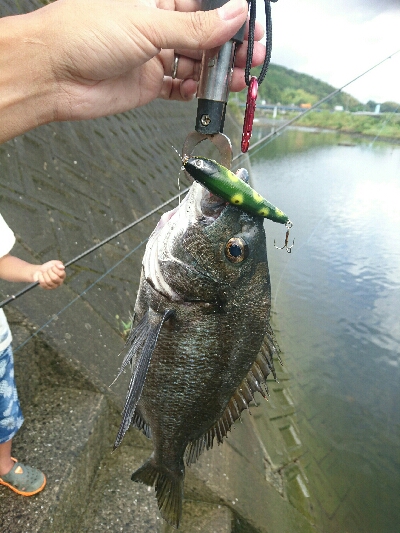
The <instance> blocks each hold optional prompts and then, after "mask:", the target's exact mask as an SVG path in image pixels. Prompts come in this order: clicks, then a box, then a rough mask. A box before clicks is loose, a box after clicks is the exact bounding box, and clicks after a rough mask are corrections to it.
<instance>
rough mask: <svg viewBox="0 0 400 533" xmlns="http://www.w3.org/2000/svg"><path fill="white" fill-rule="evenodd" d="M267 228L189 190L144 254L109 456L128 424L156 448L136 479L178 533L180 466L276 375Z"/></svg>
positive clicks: (199, 190)
mask: <svg viewBox="0 0 400 533" xmlns="http://www.w3.org/2000/svg"><path fill="white" fill-rule="evenodd" d="M245 173H246V171H242V172H241V175H242V176H243V175H244V174H245ZM246 174H247V173H246ZM263 223H264V219H263V218H262V217H260V216H253V215H249V214H246V213H244V212H243V211H241V210H240V209H239V208H238V207H235V206H232V205H227V204H226V203H225V202H224V201H222V200H221V199H219V198H217V197H216V196H214V195H212V194H211V193H209V192H208V191H207V190H206V189H204V188H203V187H202V186H201V185H200V184H198V183H193V185H192V186H191V188H190V190H189V192H188V194H187V196H186V198H185V199H184V200H183V202H182V203H181V204H180V205H179V207H177V208H176V209H174V210H173V211H170V212H168V213H166V214H164V215H163V216H162V218H161V220H160V222H159V223H158V225H157V227H156V228H155V230H154V231H153V233H152V235H151V236H150V239H149V242H148V244H147V247H146V251H145V255H144V259H143V266H142V274H141V280H140V287H139V292H138V297H137V301H136V306H135V312H134V318H133V324H132V329H131V332H130V335H129V339H128V341H127V349H128V353H127V355H126V356H125V359H124V361H123V364H122V367H121V372H122V370H123V369H124V368H125V367H126V365H127V364H128V363H129V362H131V363H132V372H133V373H132V379H131V382H130V386H129V391H128V395H127V399H126V404H125V407H124V411H123V420H122V423H121V427H120V430H119V432H118V436H117V439H116V443H115V447H117V446H118V445H119V444H120V442H121V440H122V438H123V436H124V434H125V432H126V430H127V429H128V427H129V426H130V425H131V424H132V425H133V426H134V427H137V428H139V429H141V430H142V431H143V432H144V434H145V435H146V436H147V437H149V438H151V439H152V441H153V444H154V451H153V454H152V455H151V456H150V458H149V459H148V460H147V461H146V463H145V464H144V465H143V466H141V467H140V468H139V469H138V470H136V472H134V473H133V475H132V479H133V480H134V481H139V482H142V483H145V484H147V485H150V486H152V485H155V490H156V495H157V500H158V506H159V508H160V511H161V514H162V516H163V518H164V519H165V520H167V521H168V522H169V523H170V524H172V525H174V526H175V527H178V526H179V521H180V519H181V514H182V499H183V480H184V475H185V463H186V464H187V465H190V464H191V463H193V462H195V461H196V460H197V458H198V457H199V455H200V454H201V453H202V451H203V450H204V449H209V448H211V447H212V445H213V442H214V441H215V440H216V441H217V442H218V443H220V442H222V441H223V437H224V436H226V434H227V432H228V431H229V429H230V427H231V425H232V424H233V422H234V421H235V420H237V419H238V418H239V416H240V413H241V412H242V410H243V409H246V408H247V407H248V404H249V403H250V402H251V401H252V399H253V394H254V392H255V391H259V392H261V393H262V394H263V395H265V392H264V390H263V389H262V385H263V384H264V382H265V378H266V377H267V375H268V374H269V373H270V372H272V373H273V374H274V375H275V371H274V367H273V362H272V358H273V355H274V354H276V353H277V352H278V350H279V349H278V347H277V345H276V343H275V341H274V336H273V333H272V330H271V328H270V324H269V315H270V306H271V296H270V280H269V271H268V262H267V250H266V242H265V233H264V227H263Z"/></svg>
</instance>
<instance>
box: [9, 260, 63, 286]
mask: <svg viewBox="0 0 400 533" xmlns="http://www.w3.org/2000/svg"><path fill="white" fill-rule="evenodd" d="M0 278H1V279H4V280H6V281H14V282H18V281H25V282H27V283H32V282H34V281H38V282H39V284H40V286H41V287H43V288H44V289H55V288H57V287H59V286H60V285H61V284H62V283H63V282H64V279H65V269H64V265H63V264H62V262H61V261H57V260H53V261H48V262H47V263H44V264H43V265H33V264H31V263H27V262H26V261H23V260H22V259H19V258H18V257H15V256H13V255H10V254H7V255H5V256H3V257H1V258H0Z"/></svg>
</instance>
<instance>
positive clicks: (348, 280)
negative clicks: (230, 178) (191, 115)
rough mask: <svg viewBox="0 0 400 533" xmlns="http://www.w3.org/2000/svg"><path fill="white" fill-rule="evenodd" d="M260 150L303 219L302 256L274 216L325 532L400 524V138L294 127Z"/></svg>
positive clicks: (287, 206) (288, 357)
mask: <svg viewBox="0 0 400 533" xmlns="http://www.w3.org/2000/svg"><path fill="white" fill-rule="evenodd" d="M266 133H268V131H265V130H261V129H260V130H258V135H259V136H262V135H265V134H266ZM340 143H344V144H349V143H355V145H353V146H348V145H341V144H340ZM254 152H255V153H253V154H252V155H251V162H252V176H253V186H254V187H255V188H256V189H257V190H258V191H259V192H260V193H261V194H262V195H263V196H265V197H266V198H267V199H268V200H269V201H271V202H272V203H273V204H275V205H277V206H278V207H279V208H280V209H282V210H283V211H284V212H285V213H286V214H287V215H288V216H289V218H290V219H291V220H292V222H293V224H294V226H293V229H292V230H291V234H290V239H291V238H293V237H294V238H295V247H294V248H293V250H292V253H291V254H288V253H286V252H285V251H283V250H282V251H278V250H275V249H274V248H273V241H274V239H276V241H277V245H278V246H282V245H283V242H284V236H285V228H284V227H283V226H280V225H278V224H275V223H272V222H269V221H267V222H266V224H265V227H266V231H267V239H268V246H269V262H270V268H271V282H272V297H273V323H274V328H275V329H276V330H277V331H278V339H279V342H280V345H281V348H282V350H283V353H284V361H285V364H286V365H287V368H288V369H289V371H290V372H292V374H293V376H294V377H293V380H292V381H293V390H292V393H293V395H294V397H295V401H296V405H297V406H298V416H299V426H300V431H301V432H302V438H303V440H305V443H306V445H307V446H308V448H309V450H310V455H311V457H312V462H313V466H312V467H310V470H309V471H308V472H307V475H308V477H309V482H310V485H311V487H312V488H313V492H314V495H315V496H316V497H317V499H318V500H319V502H320V504H321V507H322V509H323V519H324V521H325V526H324V527H325V530H324V533H325V532H328V531H329V532H335V533H339V532H340V533H341V532H347V533H369V532H371V533H394V532H399V531H400V512H399V509H400V448H399V442H400V429H399V428H400V409H399V403H400V352H399V346H400V319H399V316H400V291H399V289H400V231H399V228H400V209H399V201H400V146H398V145H397V146H396V145H390V144H386V143H377V142H375V143H374V144H373V145H372V146H371V145H370V143H369V142H368V141H365V140H357V139H356V140H354V139H351V138H350V137H348V136H347V137H345V136H343V135H342V136H340V135H338V134H336V133H330V132H329V133H328V132H326V133H310V132H307V131H303V130H301V129H298V130H296V129H294V130H290V131H287V132H286V133H284V134H283V135H282V136H281V137H279V138H277V139H275V140H274V141H273V142H271V143H269V144H268V145H267V146H265V147H263V148H262V149H255V150H254ZM290 242H291V241H290Z"/></svg>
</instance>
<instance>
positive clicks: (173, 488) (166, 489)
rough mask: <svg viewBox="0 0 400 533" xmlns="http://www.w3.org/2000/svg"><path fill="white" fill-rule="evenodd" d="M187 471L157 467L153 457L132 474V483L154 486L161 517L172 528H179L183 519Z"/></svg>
mask: <svg viewBox="0 0 400 533" xmlns="http://www.w3.org/2000/svg"><path fill="white" fill-rule="evenodd" d="M184 477H185V471H184V469H182V471H181V472H172V471H170V470H167V469H165V468H160V467H159V466H157V464H156V462H155V460H154V457H153V456H151V457H150V458H149V459H148V460H147V461H146V462H145V463H144V465H142V466H141V467H140V468H138V469H137V470H136V471H135V472H133V474H132V477H131V479H132V481H136V482H138V483H143V484H144V485H148V486H150V487H152V486H153V485H154V487H155V491H156V497H157V503H158V508H159V509H160V513H161V516H162V517H163V519H164V520H165V521H166V522H168V524H170V525H171V526H173V527H175V528H178V527H179V523H180V521H181V518H182V502H183V481H184Z"/></svg>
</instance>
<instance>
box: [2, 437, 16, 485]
mask: <svg viewBox="0 0 400 533" xmlns="http://www.w3.org/2000/svg"><path fill="white" fill-rule="evenodd" d="M11 445H12V440H9V441H8V442H4V443H3V444H0V477H1V476H4V475H5V474H8V472H9V471H10V470H11V469H12V467H13V466H14V461H12V460H11Z"/></svg>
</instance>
